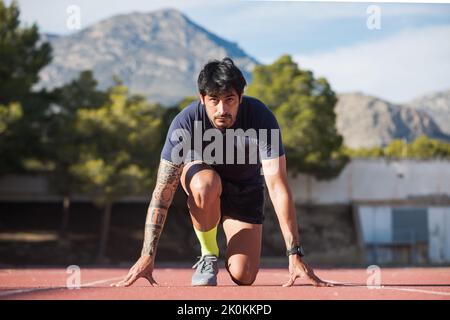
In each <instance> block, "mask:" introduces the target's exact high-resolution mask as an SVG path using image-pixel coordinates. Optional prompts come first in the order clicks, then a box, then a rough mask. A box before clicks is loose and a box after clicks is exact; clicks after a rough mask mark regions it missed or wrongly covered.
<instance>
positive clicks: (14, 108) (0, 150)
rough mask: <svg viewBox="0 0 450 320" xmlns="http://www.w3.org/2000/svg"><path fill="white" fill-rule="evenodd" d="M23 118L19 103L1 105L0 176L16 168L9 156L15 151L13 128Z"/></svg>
mask: <svg viewBox="0 0 450 320" xmlns="http://www.w3.org/2000/svg"><path fill="white" fill-rule="evenodd" d="M22 116H23V112H22V107H21V106H20V104H18V103H11V104H9V105H1V104H0V154H1V155H2V156H1V157H0V175H2V174H4V173H6V172H8V171H9V170H10V169H11V168H12V167H13V166H14V159H13V158H12V157H9V156H7V155H8V154H9V153H10V152H11V151H13V150H14V139H12V138H13V137H12V136H11V133H12V131H11V126H12V125H14V124H15V123H17V121H19V120H20V119H21V118H22Z"/></svg>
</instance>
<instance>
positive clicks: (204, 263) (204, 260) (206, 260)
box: [192, 256, 217, 272]
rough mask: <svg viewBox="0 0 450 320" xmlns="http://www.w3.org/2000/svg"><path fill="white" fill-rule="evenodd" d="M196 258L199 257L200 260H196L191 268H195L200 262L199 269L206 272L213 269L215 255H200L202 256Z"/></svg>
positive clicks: (215, 259)
mask: <svg viewBox="0 0 450 320" xmlns="http://www.w3.org/2000/svg"><path fill="white" fill-rule="evenodd" d="M197 258H200V260H199V261H197V263H196V264H194V266H193V267H192V269H195V268H197V267H198V266H199V265H200V264H201V271H207V272H210V271H214V265H213V262H215V261H217V257H216V256H202V257H197Z"/></svg>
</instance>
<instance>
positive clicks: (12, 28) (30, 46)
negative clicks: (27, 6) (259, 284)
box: [0, 0, 51, 104]
mask: <svg viewBox="0 0 450 320" xmlns="http://www.w3.org/2000/svg"><path fill="white" fill-rule="evenodd" d="M19 15H20V11H19V7H18V5H17V2H16V1H13V2H12V3H11V5H10V6H9V7H8V6H6V5H5V4H4V2H3V0H0V103H2V104H9V103H10V102H18V101H21V100H22V98H23V97H24V96H26V95H27V94H28V93H29V92H30V91H31V87H32V86H33V85H34V84H35V83H36V82H37V81H38V79H39V77H38V73H39V71H40V70H41V69H42V68H43V67H44V66H46V65H47V64H48V63H49V62H50V61H51V48H50V45H49V44H48V43H39V32H38V28H37V26H36V24H33V25H32V26H31V27H29V28H22V27H20V19H19Z"/></svg>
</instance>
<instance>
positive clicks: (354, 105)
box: [335, 92, 450, 148]
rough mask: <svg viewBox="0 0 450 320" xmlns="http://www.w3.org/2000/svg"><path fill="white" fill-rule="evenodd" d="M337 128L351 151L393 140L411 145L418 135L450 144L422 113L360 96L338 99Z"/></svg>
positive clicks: (403, 106) (377, 99)
mask: <svg viewBox="0 0 450 320" xmlns="http://www.w3.org/2000/svg"><path fill="white" fill-rule="evenodd" d="M338 98H339V99H338V102H337V104H336V106H335V112H336V127H337V130H338V131H339V133H340V134H342V136H343V137H344V143H345V144H346V145H347V146H349V147H351V148H370V147H376V146H386V145H387V144H389V142H390V141H391V140H392V139H403V138H405V139H406V140H407V141H412V140H414V139H415V138H416V137H418V136H419V135H422V134H424V135H427V136H429V137H431V138H435V139H441V140H447V141H448V140H450V139H449V138H450V135H446V134H444V133H443V132H442V130H441V129H440V128H439V126H438V124H437V123H436V122H435V121H434V119H433V117H432V116H430V115H429V114H428V113H426V112H425V111H423V110H419V109H415V108H412V107H410V106H409V105H398V104H393V103H390V102H387V101H384V100H382V99H379V98H376V97H373V96H369V95H364V94H362V93H359V92H358V93H348V94H340V95H338ZM447 103H448V100H447Z"/></svg>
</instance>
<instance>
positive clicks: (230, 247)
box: [223, 216, 262, 285]
mask: <svg viewBox="0 0 450 320" xmlns="http://www.w3.org/2000/svg"><path fill="white" fill-rule="evenodd" d="M223 229H224V231H225V235H226V238H227V255H226V256H227V258H226V262H225V266H226V268H227V270H228V273H229V274H230V276H231V279H232V280H233V281H234V282H235V283H236V284H238V285H251V284H253V282H254V281H255V279H256V275H257V274H258V271H259V262H260V256H261V239H262V225H261V224H252V223H247V222H243V221H239V220H236V219H233V218H230V217H228V216H225V217H224V221H223Z"/></svg>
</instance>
